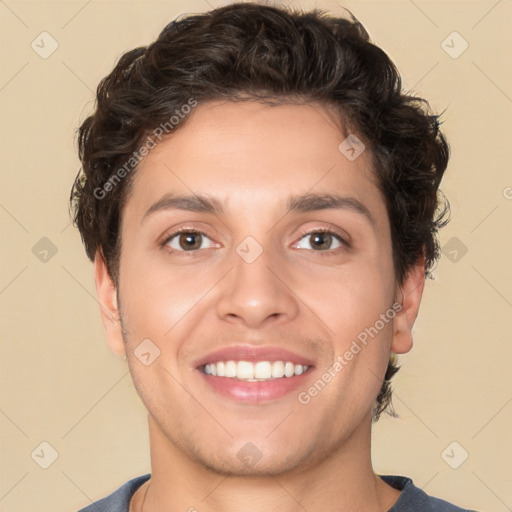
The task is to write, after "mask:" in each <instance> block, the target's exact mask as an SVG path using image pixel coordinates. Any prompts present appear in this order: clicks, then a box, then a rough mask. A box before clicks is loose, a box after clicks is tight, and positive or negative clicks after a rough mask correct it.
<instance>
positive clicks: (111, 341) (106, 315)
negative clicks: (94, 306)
mask: <svg viewBox="0 0 512 512" xmlns="http://www.w3.org/2000/svg"><path fill="white" fill-rule="evenodd" d="M94 278H95V283H96V294H97V296H98V302H99V304H100V312H101V320H102V322H103V326H104V327H105V332H106V335H107V343H108V345H109V347H110V349H111V350H112V351H113V352H115V353H116V354H119V355H121V356H124V355H126V351H125V345H124V339H123V329H122V326H121V315H120V312H119V307H118V303H117V289H116V286H115V284H114V283H113V281H112V278H111V277H110V275H109V273H108V269H107V264H106V263H105V260H104V258H103V255H102V254H101V252H100V251H99V250H98V251H96V256H95V258H94Z"/></svg>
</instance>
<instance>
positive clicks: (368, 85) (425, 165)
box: [70, 3, 449, 420]
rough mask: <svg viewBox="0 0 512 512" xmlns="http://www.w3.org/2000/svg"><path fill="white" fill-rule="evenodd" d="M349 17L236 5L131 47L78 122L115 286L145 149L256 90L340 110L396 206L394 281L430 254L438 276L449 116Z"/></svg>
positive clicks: (92, 211)
mask: <svg viewBox="0 0 512 512" xmlns="http://www.w3.org/2000/svg"><path fill="white" fill-rule="evenodd" d="M349 18H350V19H345V18H336V17H333V16H330V15H328V14H326V13H325V12H324V11H322V10H318V9H315V10H312V11H309V12H301V11H299V10H291V9H286V8H277V7H271V6H266V5H259V4H257V3H235V4H231V5H229V6H226V7H221V8H218V9H214V10H211V11H209V12H206V13H202V14H194V15H187V16H185V17H182V18H181V19H180V18H178V19H176V20H174V21H172V22H171V23H169V24H168V25H167V26H166V27H165V28H164V29H163V30H162V32H161V33H160V35H159V36H158V38H157V39H156V40H155V41H154V42H153V43H152V44H150V45H148V46H145V47H144V46H142V47H138V48H135V49H133V50H131V51H128V52H126V53H124V54H123V55H122V56H121V58H120V59H119V61H118V62H117V64H116V66H115V68H114V69H113V71H112V72H111V73H110V74H109V75H107V76H106V77H105V78H103V79H102V80H101V82H100V83H99V85H98V88H97V98H96V105H95V110H94V112H93V113H92V115H90V116H89V117H87V119H85V121H84V122H83V123H82V125H81V126H80V128H79V131H78V149H79V157H80V160H81V163H82V168H81V170H80V171H79V173H78V175H77V177H76V179H75V182H74V184H73V188H72V190H71V196H70V209H71V211H72V217H73V223H74V225H75V226H77V227H78V229H79V230H80V234H81V237H82V241H83V243H84V246H85V250H86V253H87V256H88V257H89V258H90V259H91V260H93V259H94V257H95V255H96V253H97V252H98V251H99V254H100V255H101V257H102V258H103V259H104V261H105V263H106V265H107V269H108V272H109V274H110V276H111V278H112V280H113V281H114V283H115V284H116V285H117V284H118V278H119V259H120V251H121V239H120V224H121V213H122V208H123V205H124V203H125V201H126V198H127V194H128V193H129V190H130V187H131V185H132V183H133V176H134V174H135V172H136V169H137V164H138V162H140V158H141V155H143V154H145V153H147V151H148V149H147V148H148V147H149V148H150V147H153V146H154V145H155V144H156V143H157V142H159V141H160V140H163V139H162V137H161V136H160V134H161V133H163V132H162V129H161V128H160V129H159V128H158V127H165V132H166V135H167V134H172V133H173V132H174V131H176V130H178V129H180V128H181V127H182V126H184V124H185V123H186V121H187V119H188V117H187V116H186V115H184V114H186V113H187V112H189V111H190V109H191V107H188V110H187V109H186V108H185V106H187V105H192V106H193V105H194V104H200V103H201V102H205V101H208V100H226V101H246V100H247V99H252V100H256V101H260V102H262V103H266V104H274V103H277V104H279V103H281V104H284V103H291V102H294V101H300V102H303V103H307V102H317V103H321V104H324V105H326V106H329V107H332V108H333V109H334V110H335V111H336V112H337V113H339V120H340V128H341V129H342V131H343V132H344V133H346V132H347V128H350V131H351V133H354V134H357V137H358V138H360V139H361V140H362V141H363V142H364V144H365V146H366V147H367V148H368V149H369V150H370V154H371V155H372V159H373V172H374V174H375V176H376V179H377V183H378V186H379V188H380V191H381V192H382V194H383V197H384V199H385V203H386V209H387V212H388V215H389V221H390V226H391V242H392V250H393V265H394V269H395V277H396V282H397V283H402V282H403V280H404V279H405V277H406V275H407V271H408V270H409V269H410V268H411V267H412V266H413V265H414V264H416V263H417V262H418V261H419V260H420V259H421V258H423V257H424V258H425V277H432V276H431V272H430V271H431V269H432V267H433V265H434V264H435V263H436V261H437V260H438V258H439V242H438V239H437V230H438V229H439V228H441V227H442V226H444V225H445V224H446V223H447V222H448V220H449V219H447V218H446V216H447V213H449V204H448V202H447V201H446V200H445V198H444V197H443V196H442V195H441V194H440V191H439V190H438V189H439V185H440V182H441V179H442V177H443V173H444V171H445V169H446V166H447V163H448V158H449V146H448V144H447V142H446V139H445V137H444V136H443V134H442V133H441V131H440V120H439V116H438V115H434V114H433V113H432V112H431V110H430V107H429V104H428V102H427V101H426V100H424V99H422V98H419V97H416V96H414V95H412V94H408V93H405V92H403V91H402V85H401V79H400V75H399V73H398V71H397V69H396V67H395V65H394V64H393V62H392V61H391V60H390V58H389V57H388V56H387V55H386V53H385V52H384V51H383V50H382V49H380V48H379V47H377V46H376V45H374V44H373V43H372V42H371V40H370V37H369V35H368V33H367V31H366V30H365V28H364V27H363V26H362V25H361V23H360V22H359V21H358V20H357V19H356V18H355V17H354V16H353V15H351V14H350V13H349ZM172 118H175V119H177V120H179V122H178V123H175V122H170V120H171V121H172ZM158 130H160V131H158ZM156 135H158V137H157V136H156ZM155 139H158V141H156V140H155ZM150 143H152V144H153V146H150V145H149V144H150ZM144 148H146V150H145V151H142V150H143V149H144ZM128 163H129V165H128ZM397 370H398V367H397V366H396V364H395V362H394V359H393V358H392V359H391V360H390V362H389V365H388V369H387V372H386V375H385V378H384V382H383V385H382V389H381V391H380V393H379V395H378V397H377V403H376V405H375V407H374V414H373V417H374V420H377V419H378V418H379V415H380V413H381V412H382V411H384V410H385V409H386V408H387V407H388V405H390V402H391V387H390V380H391V378H392V376H393V375H394V374H395V373H396V371H397ZM391 414H393V413H391Z"/></svg>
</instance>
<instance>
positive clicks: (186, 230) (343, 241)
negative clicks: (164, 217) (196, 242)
mask: <svg viewBox="0 0 512 512" xmlns="http://www.w3.org/2000/svg"><path fill="white" fill-rule="evenodd" d="M184 233H185V234H188V233H192V234H195V235H202V236H205V237H207V238H210V237H209V236H208V235H207V234H206V233H205V232H204V231H201V230H200V229H190V228H181V229H179V230H177V231H174V232H173V233H172V234H170V235H169V236H166V237H165V239H164V240H163V242H162V243H161V244H160V246H161V248H162V249H165V250H167V251H168V252H171V253H184V254H187V253H192V254H193V253H197V252H199V251H201V250H204V249H196V250H192V251H178V250H176V249H169V248H166V246H167V244H168V243H169V242H170V241H171V240H172V239H173V238H174V237H175V236H177V235H181V234H184ZM317 233H321V234H329V235H333V236H334V237H335V238H336V239H338V241H339V242H340V243H341V245H342V246H344V247H345V249H350V247H351V246H350V244H349V242H347V240H346V239H345V238H344V237H343V236H341V235H340V234H339V233H337V232H336V231H333V230H331V229H327V228H318V229H314V230H310V231H306V232H303V233H301V236H300V239H299V240H302V238H304V237H306V236H308V235H315V234H317ZM337 249H341V247H337V248H336V249H326V250H325V251H315V250H313V249H311V250H312V251H313V252H317V253H319V254H320V255H321V256H330V255H332V251H336V250H337ZM299 250H304V249H299Z"/></svg>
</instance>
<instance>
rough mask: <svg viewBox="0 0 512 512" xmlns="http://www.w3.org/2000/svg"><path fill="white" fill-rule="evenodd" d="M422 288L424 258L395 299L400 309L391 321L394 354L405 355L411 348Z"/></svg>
mask: <svg viewBox="0 0 512 512" xmlns="http://www.w3.org/2000/svg"><path fill="white" fill-rule="evenodd" d="M424 286H425V257H422V258H421V260H420V261H418V263H417V264H416V265H414V266H413V267H411V269H410V270H409V272H408V273H407V276H406V278H405V280H404V282H403V283H402V285H401V286H400V287H399V290H398V293H397V297H396V298H395V300H396V302H397V303H399V304H401V309H400V311H399V312H398V313H397V314H396V315H395V318H394V320H393V341H392V343H391V351H392V352H394V353H395V354H405V353H406V352H409V350H411V348H412V345H413V339H412V328H413V326H414V322H415V321H416V317H417V316H418V311H419V308H420V303H421V297H422V295H423V288H424Z"/></svg>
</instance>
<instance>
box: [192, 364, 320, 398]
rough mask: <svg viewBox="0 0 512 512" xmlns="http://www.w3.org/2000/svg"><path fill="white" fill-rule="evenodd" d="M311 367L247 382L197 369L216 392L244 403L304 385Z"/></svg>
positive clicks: (277, 395) (277, 396) (283, 392)
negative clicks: (277, 377) (292, 374)
mask: <svg viewBox="0 0 512 512" xmlns="http://www.w3.org/2000/svg"><path fill="white" fill-rule="evenodd" d="M311 370H312V368H311V367H310V368H309V369H308V371H306V372H305V373H303V374H301V375H294V376H293V377H282V378H280V379H272V380H266V381H259V382H247V381H244V380H238V379H232V378H229V377H215V376H213V375H207V374H206V373H204V372H202V371H201V370H199V369H198V370H197V371H198V372H199V373H200V374H201V376H202V377H203V379H204V380H205V381H206V383H207V384H208V385H209V386H210V387H211V388H212V389H213V390H214V391H216V392H217V393H219V394H220V395H223V396H225V397H227V398H231V399H232V400H236V401H239V402H244V403H251V404H259V403H262V402H271V401H273V400H278V399H279V398H282V397H284V396H286V395H288V394H290V393H292V392H293V391H295V390H296V389H297V388H299V387H301V386H304V382H305V379H307V378H308V377H309V374H310V372H311Z"/></svg>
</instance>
